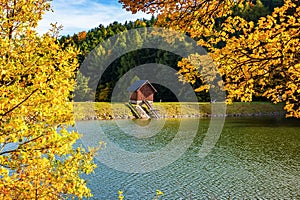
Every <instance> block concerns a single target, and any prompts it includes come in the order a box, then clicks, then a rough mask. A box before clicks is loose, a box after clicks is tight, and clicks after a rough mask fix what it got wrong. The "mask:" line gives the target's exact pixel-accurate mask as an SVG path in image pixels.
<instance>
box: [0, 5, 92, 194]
mask: <svg viewBox="0 0 300 200" xmlns="http://www.w3.org/2000/svg"><path fill="white" fill-rule="evenodd" d="M49 9H50V5H49V1H45V0H0V17H1V22H0V23H1V26H0V27H1V29H0V49H1V51H0V177H1V179H0V199H60V198H64V197H70V196H77V197H83V196H90V195H91V194H90V190H89V189H88V188H87V187H86V183H85V181H84V180H83V179H81V178H80V176H79V175H80V174H81V173H89V172H91V171H92V170H93V168H94V167H95V165H94V164H93V163H92V162H91V161H92V153H89V152H85V151H84V150H83V149H81V148H77V149H75V150H73V146H72V145H73V144H74V143H75V142H76V140H77V139H78V138H79V134H78V133H76V132H71V133H70V132H68V131H67V130H66V128H67V127H68V126H70V125H73V119H72V107H71V104H70V103H68V101H69V100H68V97H69V95H70V91H72V89H73V85H74V76H75V74H74V71H75V69H76V68H77V67H78V63H77V54H78V50H76V49H74V48H73V47H64V48H62V46H60V44H59V42H58V40H57V38H56V37H55V36H56V35H57V32H56V27H55V26H54V27H53V31H50V32H49V33H47V34H44V35H43V36H39V35H37V33H36V31H35V27H36V26H37V22H38V21H39V20H40V19H41V17H42V14H43V13H44V12H45V11H47V10H49Z"/></svg>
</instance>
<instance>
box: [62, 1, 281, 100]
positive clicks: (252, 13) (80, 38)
mask: <svg viewBox="0 0 300 200" xmlns="http://www.w3.org/2000/svg"><path fill="white" fill-rule="evenodd" d="M282 5H283V0H257V1H250V2H245V3H244V6H235V7H233V12H232V16H240V17H242V18H244V19H245V20H247V21H249V22H250V21H253V22H254V23H258V20H259V18H261V17H265V16H267V15H269V14H271V13H272V12H273V11H274V8H276V7H280V6H282ZM224 20H225V18H224V17H223V18H222V17H220V18H217V19H216V21H219V22H218V23H216V25H215V26H217V25H218V24H220V23H222V22H224ZM156 22H157V18H155V17H154V16H152V18H151V19H150V20H147V19H140V20H136V21H134V22H132V21H129V22H127V21H126V22H125V23H124V24H121V23H118V22H114V23H112V24H110V25H108V26H106V27H105V26H103V25H101V24H100V25H99V26H98V27H95V28H93V29H91V30H88V31H82V32H79V33H77V34H74V35H72V36H70V35H67V36H62V37H61V38H60V42H61V43H62V44H64V45H65V46H67V45H69V44H73V45H75V46H76V47H77V48H79V49H80V55H79V58H78V59H79V62H80V63H81V64H82V63H83V61H84V59H85V58H86V56H87V55H88V54H89V53H90V52H91V51H92V50H94V49H103V47H101V45H103V44H102V43H103V42H104V41H106V40H109V38H110V37H112V36H114V35H116V34H119V33H122V32H124V31H127V30H132V29H136V28H142V27H153V26H155V24H156ZM137 34H139V33H138V32H136V33H135V35H134V38H124V39H123V41H122V43H119V44H118V43H117V42H118V41H116V44H110V45H112V46H115V45H119V46H122V45H125V46H126V44H128V43H131V42H132V41H134V42H136V43H137V44H136V45H140V46H141V47H142V46H143V42H144V40H145V37H146V36H141V35H137ZM186 34H187V35H189V33H186ZM233 34H238V35H239V34H243V33H242V32H235V33H233ZM202 37H203V38H204V39H205V36H202ZM194 39H195V40H197V38H194ZM224 45H225V44H224V41H221V42H219V43H218V44H216V45H215V46H216V47H217V48H221V47H223V46H224ZM206 50H208V51H209V49H208V48H207V49H206ZM107 53H108V52H102V55H101V56H105V55H106V54H107ZM180 60H182V57H180V56H179V55H175V54H173V53H171V52H167V51H164V50H161V49H145V48H141V49H139V50H137V51H133V52H129V53H127V54H125V55H123V56H121V57H119V58H118V59H116V60H115V61H114V62H113V63H111V64H110V66H109V68H108V69H106V70H105V72H104V74H103V76H102V77H101V78H99V77H98V79H97V81H99V82H98V83H97V89H96V90H95V91H96V93H94V92H92V91H94V90H92V89H91V88H89V87H91V85H94V84H95V83H91V81H92V80H88V79H89V78H87V77H91V76H92V74H81V73H80V72H78V74H77V83H78V84H77V87H76V89H77V93H76V92H75V93H76V95H75V97H74V100H75V101H86V100H90V99H91V98H94V99H95V100H96V101H99V102H103V101H104V102H108V101H111V95H112V91H113V88H114V87H115V84H116V82H117V81H118V80H119V79H120V78H121V77H122V76H123V75H124V74H125V73H126V72H128V71H129V70H130V69H133V68H134V67H136V66H140V65H143V64H147V63H158V64H164V65H167V66H170V67H172V68H173V69H175V70H176V71H179V68H178V62H179V61H180ZM97 68H99V66H98V65H94V66H93V67H91V68H90V69H89V71H90V73H91V72H94V71H97ZM95 79H96V78H95ZM99 79H100V80H99ZM136 79H139V77H136ZM94 81H96V80H94ZM129 81H131V82H133V81H134V80H129ZM182 84H183V83H182ZM191 85H192V87H193V88H194V89H196V88H199V87H200V86H201V85H203V81H201V80H197V81H195V82H193V83H192V84H191ZM154 86H155V88H156V89H157V90H158V92H157V95H156V96H155V101H163V102H176V101H178V99H177V98H176V96H175V95H174V94H173V93H172V92H171V91H170V90H169V89H168V88H166V87H164V86H162V85H158V84H154ZM196 95H197V98H198V101H199V102H207V101H210V100H211V99H210V96H209V93H208V92H207V91H196ZM235 100H236V101H239V100H238V99H235ZM253 100H256V101H263V100H267V98H265V97H262V95H253Z"/></svg>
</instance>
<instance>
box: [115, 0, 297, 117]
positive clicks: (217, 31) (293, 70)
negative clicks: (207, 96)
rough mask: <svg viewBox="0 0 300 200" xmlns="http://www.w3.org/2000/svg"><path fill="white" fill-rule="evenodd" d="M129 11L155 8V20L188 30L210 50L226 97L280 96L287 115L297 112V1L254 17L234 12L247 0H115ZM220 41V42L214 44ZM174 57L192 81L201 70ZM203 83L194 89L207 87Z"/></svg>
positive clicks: (276, 98)
mask: <svg viewBox="0 0 300 200" xmlns="http://www.w3.org/2000/svg"><path fill="white" fill-rule="evenodd" d="M120 2H121V3H123V7H124V8H126V9H127V10H130V11H132V12H133V13H135V12H137V11H143V12H147V13H153V14H157V16H158V22H157V23H158V25H159V26H164V27H167V28H171V29H175V30H178V31H181V32H186V33H188V34H189V35H190V36H191V37H193V38H195V39H197V41H198V44H199V45H201V46H203V47H206V48H207V49H208V50H209V55H210V56H211V57H212V58H213V59H214V61H215V65H217V66H218V69H219V71H220V73H221V74H222V76H223V77H224V80H225V89H226V90H227V92H228V96H227V98H228V101H231V100H233V99H240V100H242V101H251V100H252V95H261V96H265V97H268V98H269V99H271V101H273V102H274V103H277V102H281V101H284V102H285V103H286V106H285V110H286V111H287V113H288V114H287V116H294V117H298V118H299V117H300V104H299V99H300V65H299V63H300V62H299V59H300V54H299V52H300V51H299V48H300V43H299V38H300V35H299V34H300V31H299V30H300V26H299V25H300V16H299V15H300V6H299V4H300V2H299V1H298V0H285V1H284V5H283V6H282V7H279V8H275V10H274V12H273V13H272V14H270V15H268V16H266V17H262V18H260V19H259V21H258V23H255V22H253V21H246V20H245V19H243V18H241V17H239V16H233V15H232V10H233V7H234V6H238V5H240V4H242V3H248V2H249V1H246V0H197V1H194V0H179V1H173V0H166V1H160V0H137V1H130V0H120ZM220 43H223V44H224V45H223V47H218V48H217V46H218V44H220ZM195 57H197V55H191V56H190V57H189V58H184V59H183V60H182V61H180V62H179V64H178V65H179V67H180V70H179V72H182V73H183V75H182V76H183V80H185V81H188V82H191V83H192V82H194V81H195V79H197V78H200V79H202V81H203V78H202V77H201V75H200V74H201V73H199V71H198V70H197V68H196V66H194V65H193V64H192V63H193V61H195V60H197V58H195ZM208 88H209V86H202V87H201V88H198V89H197V91H201V90H207V89H208Z"/></svg>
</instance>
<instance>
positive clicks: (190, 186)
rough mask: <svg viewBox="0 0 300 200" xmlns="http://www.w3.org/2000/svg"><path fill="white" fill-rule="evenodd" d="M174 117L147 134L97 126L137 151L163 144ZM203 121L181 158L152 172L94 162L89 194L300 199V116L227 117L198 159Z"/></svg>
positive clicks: (109, 125) (107, 124)
mask: <svg viewBox="0 0 300 200" xmlns="http://www.w3.org/2000/svg"><path fill="white" fill-rule="evenodd" d="M191 120H196V119H191ZM174 121H175V122H176V120H172V123H171V126H167V130H168V131H169V132H170V133H169V135H164V134H168V131H166V130H164V131H165V132H164V134H163V135H159V134H158V135H156V136H153V137H150V138H133V137H132V136H130V135H126V134H122V133H119V131H120V130H119V129H118V128H117V127H115V126H114V124H113V123H112V122H103V124H101V125H102V126H103V130H105V131H107V132H106V134H109V137H110V139H112V141H114V142H116V143H118V144H120V146H121V147H123V148H125V149H126V150H128V151H133V152H141V151H143V145H145V147H147V151H152V150H154V149H156V148H161V147H163V146H164V145H166V144H167V143H168V142H169V141H170V140H171V139H172V137H174V132H175V133H176V130H177V128H178V124H176V123H175V122H174ZM273 121H274V120H273ZM208 122H209V121H203V122H201V124H202V127H200V129H199V133H198V135H197V136H196V138H195V139H194V143H193V144H192V145H191V147H190V148H189V149H188V151H187V152H186V153H185V154H184V155H183V156H182V157H181V158H180V159H178V160H177V161H175V162H173V163H171V164H170V165H168V166H167V167H164V168H162V169H159V170H157V171H153V172H149V173H145V174H130V173H125V172H121V171H117V170H114V169H111V168H108V167H107V166H105V165H103V164H102V163H101V162H99V161H96V162H97V164H98V166H99V167H98V168H97V169H96V171H95V173H93V174H91V175H89V176H87V179H88V181H89V182H88V184H89V186H90V187H91V189H92V192H93V193H94V198H93V199H109V200H110V199H117V194H118V190H122V191H123V192H124V195H125V197H126V199H133V200H136V199H143V200H144V199H145V200H146V199H150V200H151V199H152V198H153V197H154V195H155V191H156V189H160V190H162V191H163V192H164V195H163V196H162V199H214V198H217V199H228V198H229V197H230V199H297V198H298V199H299V197H300V192H299V191H300V175H299V174H300V157H299V155H300V150H299V149H300V148H299V144H300V135H299V133H300V123H299V121H296V122H294V123H293V122H291V121H289V122H288V125H286V124H285V123H284V122H282V121H278V120H277V121H276V125H274V126H272V124H270V123H272V120H269V119H268V120H266V122H265V123H264V120H263V119H261V118H260V119H248V121H247V120H245V119H241V120H239V119H237V118H235V119H234V120H232V119H231V120H227V122H226V124H225V127H224V129H223V132H222V135H221V137H220V139H219V141H218V143H217V144H216V146H215V148H214V149H213V150H212V152H211V153H210V154H209V155H208V156H207V157H205V158H203V159H200V158H199V157H198V154H197V152H198V150H199V148H200V146H201V144H202V141H203V137H204V133H205V130H206V128H207V125H208ZM82 123H84V122H82ZM100 123H101V122H100ZM178 123H180V120H178ZM195 123H196V121H195ZM93 126H98V124H93V122H89V123H87V125H86V131H92V130H95V128H94V129H93ZM172 127H173V128H174V129H173V128H172ZM203 127H206V128H203ZM122 145H123V146H122Z"/></svg>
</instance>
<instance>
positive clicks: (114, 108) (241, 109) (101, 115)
mask: <svg viewBox="0 0 300 200" xmlns="http://www.w3.org/2000/svg"><path fill="white" fill-rule="evenodd" d="M283 106H284V105H283V104H272V103H269V102H250V103H242V102H235V103H233V104H229V105H226V112H225V113H226V114H212V112H211V104H210V103H188V102H186V103H178V102H165V103H156V102H155V103H154V107H155V108H156V109H157V110H158V111H159V115H160V119H178V118H180V119H185V118H186V119H190V118H200V119H201V118H203V119H205V118H211V117H263V116H282V117H284V116H285V114H286V113H285V111H284V110H283ZM73 109H74V115H75V119H76V120H77V121H88V120H120V119H135V118H134V116H133V115H132V113H131V112H130V110H129V109H128V108H127V107H126V106H125V104H124V103H107V102H78V103H77V102H76V103H74V104H73Z"/></svg>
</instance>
